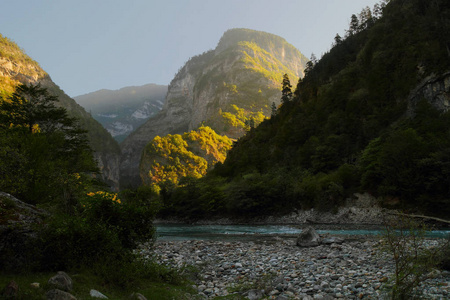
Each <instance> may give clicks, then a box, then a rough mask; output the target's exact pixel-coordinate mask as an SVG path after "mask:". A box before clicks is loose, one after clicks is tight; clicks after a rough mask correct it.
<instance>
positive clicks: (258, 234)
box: [156, 223, 450, 241]
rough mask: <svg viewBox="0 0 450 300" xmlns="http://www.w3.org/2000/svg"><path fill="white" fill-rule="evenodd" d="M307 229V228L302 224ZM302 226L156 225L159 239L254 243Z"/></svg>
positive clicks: (335, 230) (365, 231) (341, 231)
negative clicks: (243, 241) (244, 241)
mask: <svg viewBox="0 0 450 300" xmlns="http://www.w3.org/2000/svg"><path fill="white" fill-rule="evenodd" d="M305 226H307V225H305ZM305 226H300V225H299V226H293V225H292V226H290V225H189V224H165V223H160V224H156V233H157V237H158V239H159V240H223V241H230V240H258V239H263V238H275V237H279V236H286V237H292V236H295V235H298V234H299V233H300V232H301V231H302V228H304V227H305ZM313 227H314V228H315V229H316V230H317V232H318V233H319V234H331V235H346V236H355V237H358V236H364V235H366V236H376V235H381V234H382V232H383V228H381V227H378V228H377V227H373V226H357V228H356V226H355V225H351V226H350V225H328V224H326V225H325V224H315V225H313ZM449 235H450V228H445V229H441V230H434V231H431V232H429V233H428V234H427V236H429V237H434V238H446V237H448V236H449Z"/></svg>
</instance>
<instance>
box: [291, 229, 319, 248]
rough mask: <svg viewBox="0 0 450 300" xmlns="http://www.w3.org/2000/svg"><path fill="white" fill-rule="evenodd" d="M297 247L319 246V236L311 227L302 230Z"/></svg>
mask: <svg viewBox="0 0 450 300" xmlns="http://www.w3.org/2000/svg"><path fill="white" fill-rule="evenodd" d="M296 244H297V246H299V247H315V246H319V245H320V236H319V234H318V233H317V232H316V230H315V229H314V228H312V227H311V226H310V227H308V228H306V229H304V230H303V231H302V233H300V235H299V236H298V238H297V242H296Z"/></svg>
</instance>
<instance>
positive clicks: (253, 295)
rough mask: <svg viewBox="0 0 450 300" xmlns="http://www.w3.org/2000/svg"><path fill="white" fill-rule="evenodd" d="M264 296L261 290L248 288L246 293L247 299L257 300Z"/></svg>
mask: <svg viewBox="0 0 450 300" xmlns="http://www.w3.org/2000/svg"><path fill="white" fill-rule="evenodd" d="M263 297H264V293H263V291H261V290H249V291H248V294H247V298H248V299H249V300H259V299H262V298H263Z"/></svg>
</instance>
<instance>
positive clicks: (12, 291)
mask: <svg viewBox="0 0 450 300" xmlns="http://www.w3.org/2000/svg"><path fill="white" fill-rule="evenodd" d="M18 292H19V285H18V284H17V283H16V282H15V281H14V280H11V281H10V282H9V283H8V284H7V285H6V286H5V288H4V289H3V292H2V294H1V295H2V299H3V298H6V299H9V298H14V299H15V298H17V293H18Z"/></svg>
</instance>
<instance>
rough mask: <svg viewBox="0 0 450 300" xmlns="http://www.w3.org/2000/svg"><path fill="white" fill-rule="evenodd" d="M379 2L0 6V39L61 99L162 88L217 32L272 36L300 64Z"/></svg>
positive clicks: (81, 1) (75, 1) (125, 1)
mask: <svg viewBox="0 0 450 300" xmlns="http://www.w3.org/2000/svg"><path fill="white" fill-rule="evenodd" d="M377 2H379V0H158V1H157V0H71V1H69V0H0V34H2V35H3V36H5V37H8V38H9V39H11V40H13V41H14V42H16V43H17V44H18V45H19V47H21V48H22V49H24V50H25V53H26V54H28V55H29V56H30V57H31V58H32V59H34V60H35V61H37V62H38V63H39V64H40V66H41V67H42V68H43V69H44V70H45V71H46V72H47V73H48V74H49V75H50V77H51V78H52V79H53V81H54V82H55V83H56V84H57V85H59V87H60V88H61V89H63V90H64V91H65V92H66V93H67V94H68V95H69V96H71V97H75V96H78V95H82V94H86V93H89V92H94V91H97V90H100V89H111V90H116V89H120V88H122V87H126V86H139V85H144V84H148V83H155V84H164V85H168V84H169V83H170V81H171V80H172V78H173V77H174V76H175V74H176V73H177V71H178V70H179V69H180V68H181V67H182V66H183V65H184V63H185V62H186V61H188V60H189V58H190V57H193V56H195V55H198V54H201V53H203V52H205V51H208V50H210V49H214V48H215V47H216V46H217V43H218V42H219V39H220V37H221V36H222V35H223V33H224V32H225V31H226V30H228V29H232V28H249V29H253V30H259V31H265V32H269V33H272V34H276V35H279V36H281V37H283V38H284V39H286V41H287V42H289V43H290V44H292V45H293V46H295V47H296V48H297V49H298V50H300V52H302V53H303V54H304V55H305V56H306V57H308V58H309V57H310V56H311V54H312V53H314V54H315V55H316V56H317V57H319V58H320V56H321V54H323V53H325V52H326V51H328V50H329V49H330V46H331V44H332V43H333V40H334V37H335V36H336V33H339V34H340V35H341V36H344V35H345V30H346V29H348V24H349V22H350V17H351V15H352V14H358V13H359V12H360V11H361V9H362V8H364V7H366V6H369V7H370V8H373V5H374V4H375V3H377Z"/></svg>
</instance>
